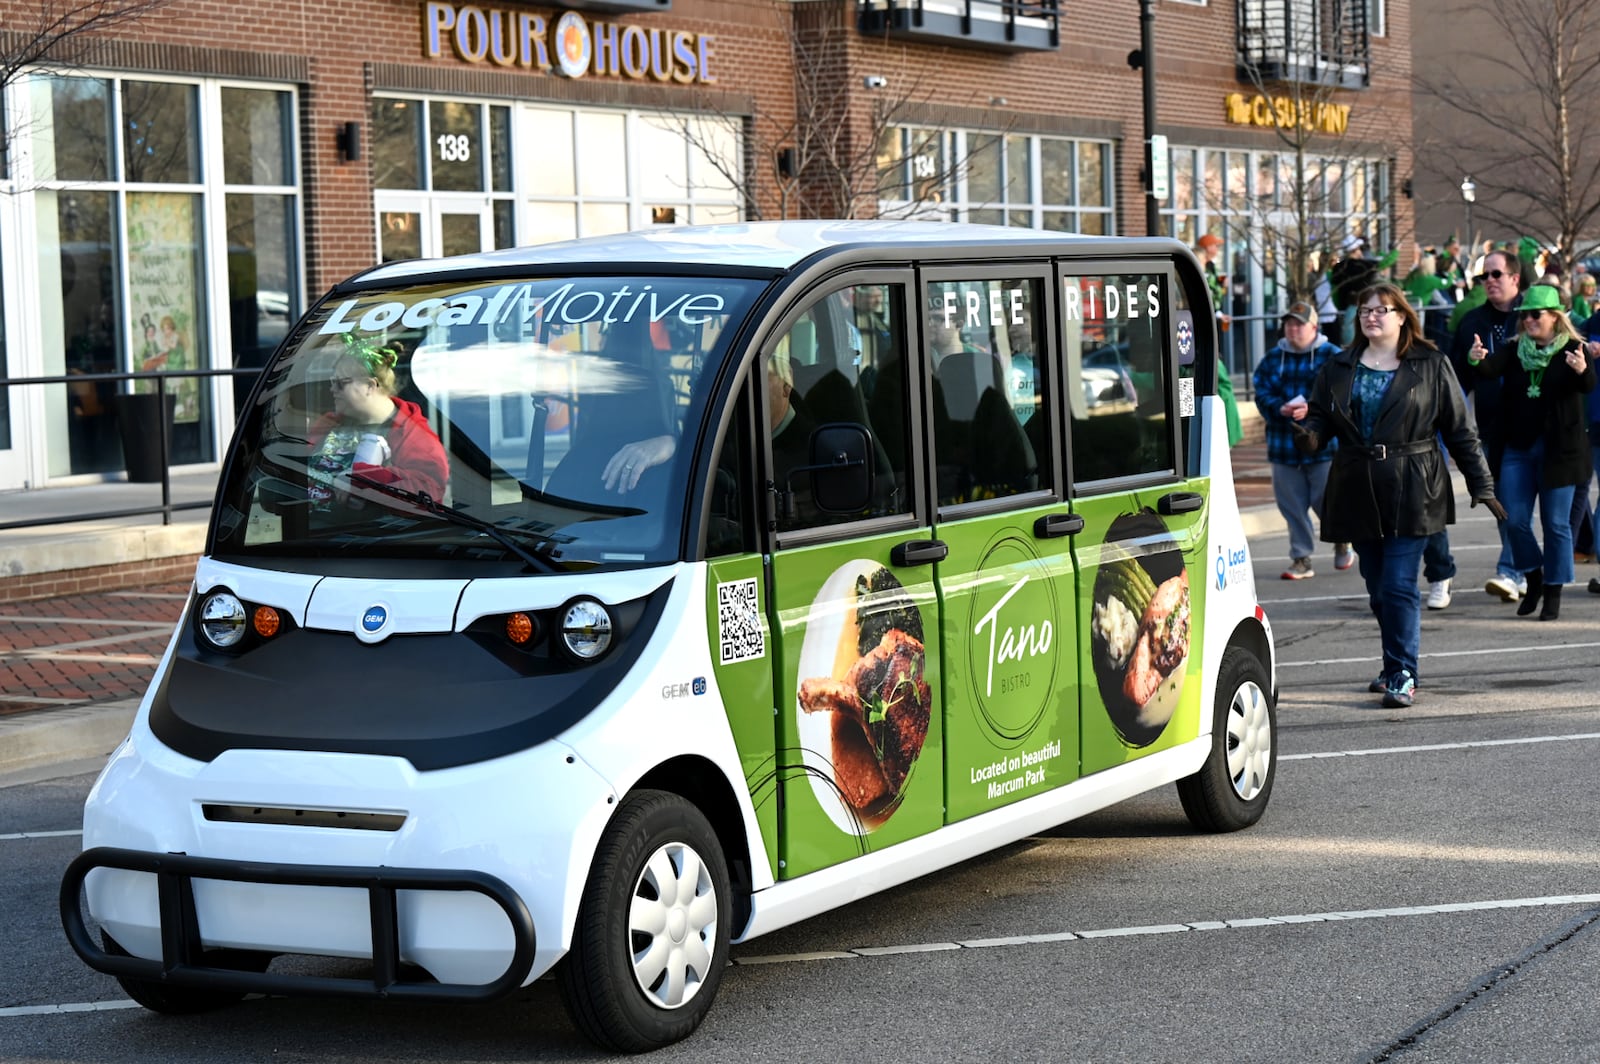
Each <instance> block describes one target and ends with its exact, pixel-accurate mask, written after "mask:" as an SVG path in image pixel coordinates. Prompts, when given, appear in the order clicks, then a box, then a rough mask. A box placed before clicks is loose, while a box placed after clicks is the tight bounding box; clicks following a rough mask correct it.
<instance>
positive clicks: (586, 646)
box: [561, 599, 611, 661]
mask: <svg viewBox="0 0 1600 1064" xmlns="http://www.w3.org/2000/svg"><path fill="white" fill-rule="evenodd" d="M561 644H562V646H564V647H565V648H566V650H567V653H569V654H571V655H572V656H573V657H575V658H577V659H579V660H580V661H593V660H594V659H595V658H598V657H599V656H600V655H602V654H604V653H605V652H606V650H607V649H609V648H610V646H611V611H610V610H608V609H606V608H605V606H604V605H603V604H602V603H599V602H596V601H595V600H594V599H579V600H578V601H576V602H574V603H572V604H571V605H569V606H568V607H567V608H566V610H564V611H563V612H562V614H561Z"/></svg>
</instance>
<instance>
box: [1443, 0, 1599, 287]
mask: <svg viewBox="0 0 1600 1064" xmlns="http://www.w3.org/2000/svg"><path fill="white" fill-rule="evenodd" d="M1452 15H1456V16H1459V17H1463V18H1465V17H1471V18H1474V19H1475V20H1477V23H1479V24H1482V25H1486V26H1488V27H1491V32H1488V33H1485V34H1483V35H1482V37H1483V38H1484V40H1483V44H1482V46H1481V51H1478V52H1474V53H1472V54H1470V55H1468V56H1467V57H1465V59H1464V60H1463V61H1462V62H1461V63H1460V64H1459V65H1458V67H1457V69H1455V70H1451V69H1448V68H1447V69H1443V70H1440V71H1436V72H1431V73H1429V74H1428V75H1425V76H1424V75H1419V76H1418V77H1417V78H1416V79H1415V80H1416V87H1417V91H1418V92H1419V93H1420V94H1421V95H1423V96H1425V97H1427V98H1428V99H1430V100H1434V101H1437V102H1438V103H1439V104H1441V105H1443V106H1444V107H1446V108H1448V109H1449V111H1450V112H1451V113H1452V114H1453V115H1455V116H1456V118H1457V121H1456V122H1455V123H1454V124H1453V129H1454V130H1456V131H1457V140H1456V142H1455V143H1454V144H1451V145H1448V146H1444V145H1440V146H1439V149H1440V150H1437V151H1430V152H1427V153H1420V152H1419V155H1418V160H1419V167H1422V168H1426V169H1427V170H1428V171H1429V172H1430V173H1432V174H1434V175H1437V176H1447V177H1449V179H1450V181H1451V183H1452V184H1453V183H1454V179H1455V174H1456V173H1457V172H1470V173H1471V175H1472V177H1473V181H1474V183H1475V184H1476V185H1477V187H1478V200H1477V203H1476V208H1477V210H1478V211H1479V212H1480V213H1481V215H1482V216H1483V217H1484V219H1485V220H1486V221H1488V222H1490V223H1491V224H1493V225H1495V226H1498V227H1502V228H1504V229H1505V230H1507V231H1509V233H1510V234H1513V235H1517V236H1522V235H1526V236H1531V237H1533V238H1534V239H1536V240H1538V241H1539V242H1540V243H1542V244H1544V245H1546V246H1550V247H1554V248H1556V249H1557V252H1558V255H1559V257H1560V259H1561V262H1562V264H1563V266H1564V267H1567V268H1569V269H1570V267H1571V266H1572V265H1573V263H1574V262H1576V261H1577V260H1578V259H1581V258H1583V257H1585V256H1587V255H1588V254H1590V253H1592V252H1593V251H1594V250H1595V248H1596V246H1597V240H1600V234H1596V233H1595V232H1594V231H1593V225H1594V222H1595V220H1596V218H1597V217H1600V145H1597V144H1596V143H1595V142H1594V139H1593V137H1592V136H1591V135H1590V134H1591V133H1592V131H1593V130H1594V129H1595V128H1596V126H1597V124H1600V97H1597V93H1600V70H1597V66H1596V64H1595V62H1594V59H1593V54H1592V53H1593V44H1594V41H1595V39H1596V34H1597V32H1600V0H1496V2H1495V3H1492V4H1491V3H1476V2H1474V3H1461V4H1459V5H1457V6H1456V8H1455V10H1454V11H1446V12H1443V13H1442V17H1452ZM1463 72H1466V73H1465V76H1464V74H1463ZM1446 166H1448V167H1449V168H1450V169H1449V171H1448V173H1447V172H1446V169H1445V167H1446Z"/></svg>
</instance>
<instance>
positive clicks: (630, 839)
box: [557, 791, 733, 1053]
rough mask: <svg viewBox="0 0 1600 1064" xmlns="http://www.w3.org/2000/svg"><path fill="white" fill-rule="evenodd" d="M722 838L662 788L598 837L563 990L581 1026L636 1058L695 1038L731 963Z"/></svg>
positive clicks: (627, 805) (634, 798)
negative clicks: (692, 1035) (691, 1036)
mask: <svg viewBox="0 0 1600 1064" xmlns="http://www.w3.org/2000/svg"><path fill="white" fill-rule="evenodd" d="M730 889H731V888H730V887H729V884H728V865H727V862H726V860H725V859H724V857H723V853H722V846H721V844H720V843H718V841H717V835H716V832H715V831H714V830H713V829H712V827H711V824H710V822H709V821H707V820H706V818H705V816H704V815H703V814H702V813H701V812H700V810H698V809H696V808H695V807H694V806H693V805H691V804H690V803H689V802H687V801H685V800H684V799H682V798H680V797H678V796H677V795H675V794H668V793H666V792H664V791H641V792H639V793H637V794H633V795H630V796H629V797H628V798H627V799H625V800H624V801H623V803H622V805H621V807H620V808H619V809H618V810H617V813H616V816H614V817H613V818H612V820H611V823H610V824H609V825H608V826H607V828H606V832H605V835H604V836H602V837H601V840H600V846H599V848H598V849H597V850H596V851H595V858H594V865H593V867H592V868H591V870H590V873H589V881H588V883H587V884H586V885H585V887H584V891H583V900H582V902H581V903H580V905H579V908H578V922H577V926H576V927H575V928H574V929H573V936H572V949H571V951H569V952H568V954H567V956H566V958H565V959H564V960H563V961H562V962H561V964H560V966H559V967H558V968H557V983H558V985H559V987H560V989H561V998H562V1001H563V1003H564V1004H565V1005H566V1008H567V1012H568V1014H569V1015H571V1017H572V1021H573V1023H574V1024H576V1025H577V1027H578V1029H579V1030H580V1031H582V1032H583V1033H584V1034H585V1035H586V1036H588V1037H589V1038H590V1039H592V1040H593V1041H595V1042H596V1043H598V1044H599V1045H601V1046H604V1047H606V1048H607V1049H612V1050H617V1051H620V1052H629V1053H639V1052H643V1051H645V1050H649V1049H657V1048H659V1047H661V1046H665V1045H669V1044H671V1043H673V1042H676V1041H678V1040H680V1039H682V1038H687V1037H688V1036H689V1035H690V1034H691V1033H692V1032H693V1031H694V1029H695V1028H696V1027H698V1026H699V1025H700V1021H701V1020H702V1019H704V1018H705V1015H706V1012H707V1011H709V1010H710V1008H711V1000H712V998H714V997H715V996H716V993H717V986H718V984H720V983H721V982H722V972H723V969H724V968H725V967H726V966H727V964H728V921H729V918H730V917H731V916H732V913H733V905H732V899H731V895H730Z"/></svg>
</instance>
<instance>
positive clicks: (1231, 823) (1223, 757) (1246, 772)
mask: <svg viewBox="0 0 1600 1064" xmlns="http://www.w3.org/2000/svg"><path fill="white" fill-rule="evenodd" d="M1269 683H1270V681H1269V680H1268V679H1267V670H1266V667H1265V666H1264V665H1262V664H1261V662H1260V661H1259V660H1257V658H1256V656H1255V655H1254V654H1251V653H1250V652H1249V651H1247V650H1243V649H1241V648H1239V647H1229V648H1228V649H1227V650H1226V651H1224V652H1223V655H1222V668H1221V669H1220V670H1219V671H1218V674H1217V702H1216V710H1215V716H1214V717H1213V719H1212V722H1211V753H1210V755H1209V756H1208V757H1207V758H1206V761H1205V764H1204V765H1201V766H1200V771H1199V772H1196V773H1195V774H1194V775H1193V776H1188V777H1186V778H1184V779H1181V780H1179V781H1178V797H1179V799H1180V800H1181V801H1182V802H1183V811H1184V812H1185V813H1187V814H1188V816H1189V822H1190V823H1192V824H1193V825H1194V826H1195V827H1197V828H1199V829H1200V830H1201V831H1238V830H1239V829H1240V828H1247V827H1249V826H1250V825H1251V824H1254V823H1255V822H1256V821H1257V820H1260V819H1261V814H1262V813H1264V812H1266V809H1267V801H1268V800H1269V799H1270V798H1271V797H1272V781H1273V779H1274V778H1275V777H1276V775H1277V769H1278V741H1277V740H1278V714H1277V709H1276V707H1274V706H1273V704H1272V696H1271V695H1270V694H1269V693H1268V685H1269Z"/></svg>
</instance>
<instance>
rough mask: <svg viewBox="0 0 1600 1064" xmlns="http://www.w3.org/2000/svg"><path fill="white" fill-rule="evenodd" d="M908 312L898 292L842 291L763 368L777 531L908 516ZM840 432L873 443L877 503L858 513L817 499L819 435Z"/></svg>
mask: <svg viewBox="0 0 1600 1064" xmlns="http://www.w3.org/2000/svg"><path fill="white" fill-rule="evenodd" d="M904 304H905V301H904V298H903V295H902V293H901V290H900V288H899V286H896V285H881V284H879V285H856V286H853V287H849V288H842V289H836V290H834V291H832V292H829V293H828V294H827V295H824V296H822V297H820V298H819V299H817V300H816V301H815V302H814V303H813V304H812V305H811V306H810V307H808V308H807V309H806V310H805V312H804V313H803V314H802V315H801V316H800V317H799V318H798V319H797V320H796V321H795V322H794V324H793V325H791V326H790V327H789V329H788V331H787V332H785V333H784V334H783V336H781V337H780V338H779V339H778V341H777V343H776V345H775V346H774V347H773V348H772V350H771V351H770V353H769V354H768V355H767V357H766V359H765V364H764V366H763V367H762V368H763V373H764V375H765V381H766V388H767V394H766V410H767V420H768V430H769V431H770V433H771V436H772V466H773V468H772V481H773V490H774V492H775V493H776V496H777V528H778V531H780V532H788V531H794V530H798V529H805V528H817V527H821V526H824V525H834V524H843V523H846V522H850V521H859V520H863V519H866V518H871V517H885V516H890V515H893V514H898V513H904V512H906V511H907V510H908V509H909V507H910V501H909V499H910V492H909V487H910V481H909V469H910V464H909V455H910V453H911V446H910V440H909V433H910V425H911V421H910V418H909V414H908V411H909V404H908V400H907V395H908V389H909V384H908V375H907V373H906V358H905V353H906V348H905V332H906V330H905V320H904V312H903V310H902V308H903V307H904ZM839 423H844V424H855V425H861V426H863V427H865V428H866V429H867V430H868V432H869V433H870V435H871V445H872V467H873V468H872V484H873V490H872V501H871V503H870V505H869V506H868V507H867V509H865V510H863V511H861V512H857V513H836V512H824V511H823V510H821V509H819V508H818V507H817V505H816V503H815V500H814V499H813V498H812V492H811V487H810V480H811V478H810V475H809V473H808V472H807V467H809V466H812V465H814V464H815V462H814V459H815V458H816V456H815V455H814V454H813V453H812V446H811V443H812V434H813V433H814V432H815V431H816V430H817V428H818V427H819V426H823V425H829V424H839Z"/></svg>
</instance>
